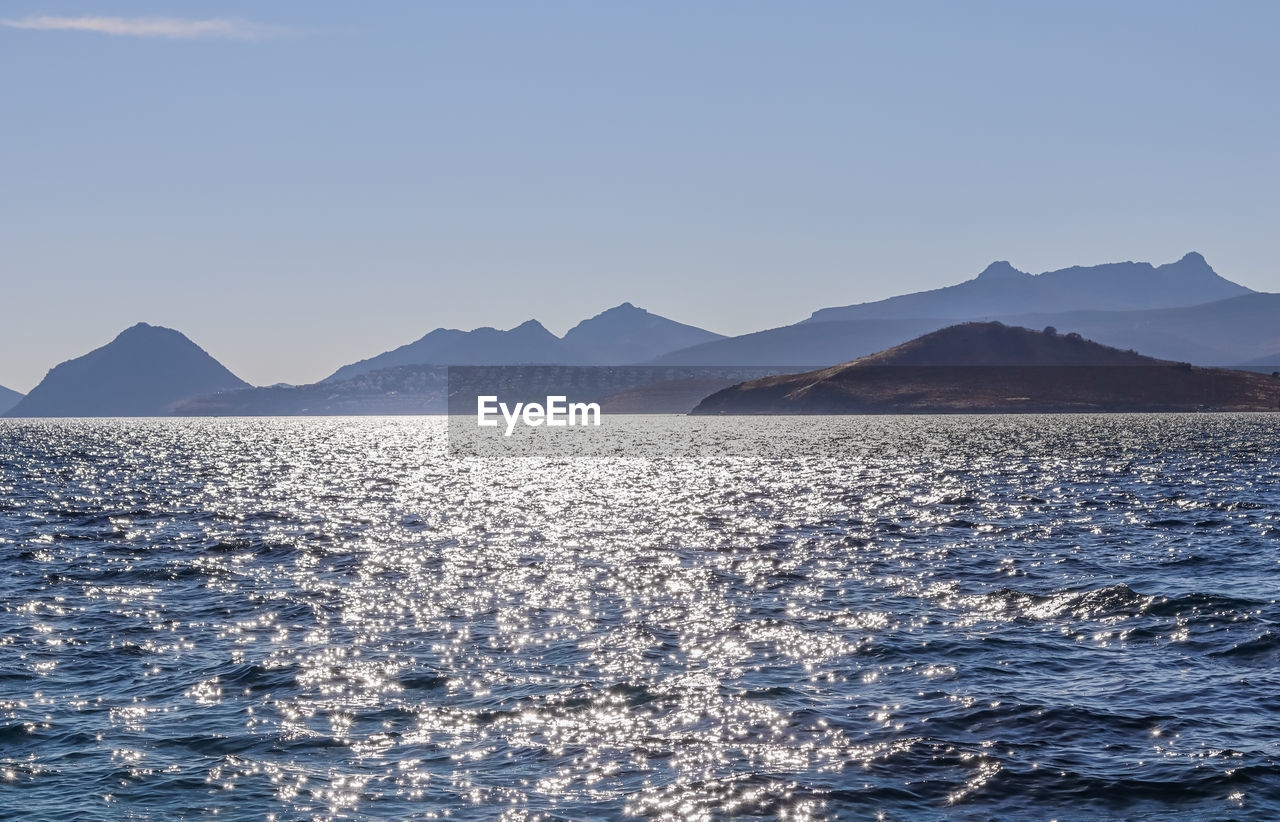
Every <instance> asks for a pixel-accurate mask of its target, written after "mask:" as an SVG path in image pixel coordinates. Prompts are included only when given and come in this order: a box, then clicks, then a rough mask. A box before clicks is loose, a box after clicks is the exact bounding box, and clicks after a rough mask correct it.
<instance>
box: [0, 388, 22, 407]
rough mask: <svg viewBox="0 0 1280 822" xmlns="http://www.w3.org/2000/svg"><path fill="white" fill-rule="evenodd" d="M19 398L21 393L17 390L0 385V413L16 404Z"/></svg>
mask: <svg viewBox="0 0 1280 822" xmlns="http://www.w3.org/2000/svg"><path fill="white" fill-rule="evenodd" d="M20 399H22V395H21V394H19V393H18V392H17V391H12V390H10V389H8V388H5V387H4V386H3V385H0V414H3V413H4V412H6V411H8V410H9V409H10V408H12V407H14V406H15V405H17V404H18V400H20Z"/></svg>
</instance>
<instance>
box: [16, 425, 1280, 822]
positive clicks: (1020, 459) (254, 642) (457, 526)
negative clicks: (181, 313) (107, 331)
mask: <svg viewBox="0 0 1280 822" xmlns="http://www.w3.org/2000/svg"><path fill="white" fill-rule="evenodd" d="M637 424H638V425H647V426H650V427H651V430H649V431H648V432H647V434H646V436H648V437H649V439H650V441H653V442H657V443H659V444H660V443H661V442H662V441H663V437H672V436H680V435H681V431H680V429H679V426H682V425H686V424H688V425H696V426H706V425H708V424H709V423H706V422H704V421H690V422H688V423H686V422H685V421H683V420H681V419H679V418H673V419H654V420H641V421H639V422H638V423H637ZM719 424H722V425H729V424H732V425H733V426H736V427H735V428H734V432H735V433H734V436H735V437H736V438H737V440H738V441H739V442H738V445H737V446H735V448H736V449H737V450H736V451H735V453H734V454H731V455H717V454H715V453H712V452H705V453H703V454H702V455H701V456H698V457H697V458H683V457H682V458H679V459H675V458H671V459H667V458H664V457H663V455H662V454H661V453H658V454H651V455H649V456H646V457H644V458H639V457H629V458H627V459H617V460H611V461H610V460H599V459H590V460H565V459H556V460H530V459H519V460H509V461H505V462H504V461H494V460H484V459H472V460H451V459H450V458H449V457H448V455H447V453H446V452H445V451H444V449H443V446H442V442H441V438H442V430H441V427H440V423H439V421H438V420H431V419H395V420H392V419H384V420H371V419H359V420H234V421H233V420H209V421H172V422H169V421H118V422H117V421H84V422H57V423H38V424H36V423H23V424H17V423H7V424H5V425H4V426H3V427H2V428H0V438H3V439H4V445H5V448H4V450H3V452H2V453H3V454H5V457H4V459H5V462H4V463H3V470H2V471H0V494H2V497H0V498H2V499H3V507H2V508H0V551H3V553H4V555H5V558H6V561H7V564H8V566H9V567H11V568H12V569H13V570H12V573H11V574H10V576H9V577H8V578H7V579H6V580H5V581H4V583H3V584H4V586H5V603H6V605H5V609H4V611H3V622H2V623H0V655H2V656H3V660H4V662H5V667H4V670H5V671H7V672H12V673H9V674H6V677H5V679H4V680H3V682H2V683H0V717H3V722H4V726H3V727H2V728H0V734H3V735H4V739H5V740H6V747H5V750H4V752H3V754H0V770H2V771H3V776H4V782H3V783H2V784H3V785H5V786H7V787H3V788H0V790H4V791H7V792H9V793H10V794H11V795H13V796H15V797H20V800H19V801H21V802H23V803H24V804H25V806H26V807H29V808H31V809H32V814H33V816H36V817H37V818H38V817H39V815H40V814H44V815H45V816H47V817H49V818H55V817H56V816H57V814H58V812H59V810H60V809H63V808H64V807H65V804H66V802H67V801H68V799H67V797H68V796H72V795H73V796H76V797H78V799H77V800H76V801H75V803H74V804H75V808H74V810H75V812H76V815H78V816H81V817H87V818H95V817H96V818H112V817H114V816H119V815H120V814H121V813H125V812H127V813H141V812H143V811H144V810H146V811H150V812H152V813H155V814H158V815H161V816H174V815H182V814H186V815H197V816H202V815H206V814H208V813H211V812H212V811H213V810H215V809H216V810H218V811H219V818H246V819H248V818H263V817H264V816H266V815H267V814H276V815H277V816H278V818H282V819H283V818H297V817H304V818H305V817H316V818H329V817H342V816H346V817H353V818H361V817H365V816H368V817H385V816H392V817H405V818H408V817H415V818H435V817H441V818H445V817H447V818H471V817H474V818H492V817H494V816H505V817H506V818H511V819H523V818H537V817H539V816H543V817H548V818H582V817H594V818H609V817H617V816H624V815H636V816H646V817H654V818H670V819H686V818H721V817H723V816H725V815H726V814H729V813H750V814H756V815H765V816H777V817H784V818H797V819H807V818H841V817H851V818H864V817H866V816H868V815H872V814H875V813H883V814H884V815H885V817H886V818H921V817H924V818H934V817H940V816H944V815H954V814H956V813H963V814H970V815H972V816H974V817H983V816H1002V817H1010V816H1014V817H1016V816H1018V815H1019V814H1020V813H1021V812H1022V811H1025V810H1026V808H1027V807H1029V804H1028V803H1032V802H1034V803H1035V807H1036V808H1038V809H1039V808H1060V809H1066V810H1067V811H1071V812H1073V813H1076V814H1077V815H1078V814H1079V813H1087V814H1088V815H1090V816H1092V817H1097V818H1107V817H1114V818H1125V817H1127V816H1132V815H1134V814H1135V813H1139V812H1142V813H1163V812H1169V811H1170V809H1171V808H1175V807H1176V808H1178V809H1186V808H1188V807H1190V808H1193V809H1195V812H1196V813H1199V814H1200V815H1202V816H1214V815H1221V814H1231V813H1235V814H1237V815H1239V814H1240V813H1241V812H1242V811H1241V809H1244V812H1247V813H1253V814H1255V815H1258V816H1260V817H1265V816H1266V815H1268V814H1269V813H1270V812H1271V810H1273V809H1274V810H1280V804H1277V803H1280V794H1278V793H1277V792H1278V791H1280V770H1278V769H1277V766H1276V764H1275V760H1274V757H1275V756H1276V754H1277V750H1276V742H1275V740H1276V739H1280V735H1277V734H1276V733H1275V731H1276V730H1277V727H1276V721H1277V716H1276V714H1275V710H1276V709H1275V704H1276V703H1275V701H1274V695H1275V694H1276V692H1277V691H1276V685H1277V684H1278V683H1277V681H1276V675H1275V674H1273V673H1272V671H1273V669H1274V666H1273V665H1271V664H1270V662H1271V661H1272V660H1274V659H1275V658H1276V654H1277V653H1280V643H1277V642H1276V641H1275V634H1274V632H1273V627H1272V626H1273V623H1274V622H1275V620H1276V618H1277V616H1278V615H1280V614H1278V611H1277V607H1276V602H1275V596H1274V592H1275V591H1276V590H1277V587H1276V582H1277V581H1278V580H1277V573H1278V572H1280V569H1278V568H1277V563H1276V559H1275V549H1276V545H1277V543H1276V541H1277V536H1278V535H1280V530H1278V529H1277V526H1276V518H1277V513H1278V511H1280V485H1277V480H1278V479H1280V476H1278V475H1277V473H1276V470H1275V469H1274V468H1273V466H1272V464H1271V461H1270V454H1271V453H1273V452H1274V449H1275V447H1276V446H1277V445H1280V434H1277V432H1276V431H1273V430H1272V427H1273V426H1272V423H1271V422H1270V418H1269V417H1266V416H1253V417H1250V416H1240V417H1199V418H1197V417H1194V416H1190V417H1126V418H1101V417H1059V418H1025V419H1007V418H968V419H939V418H876V419H865V418H863V419H823V420H802V421H795V420H738V421H721V422H720V423H719ZM663 426H665V428H664V427H663ZM779 426H791V428H788V429H787V431H786V436H785V437H783V439H786V440H788V441H789V442H791V443H794V442H795V441H797V440H807V441H809V442H810V446H809V447H808V448H806V449H802V450H799V451H796V450H795V449H794V448H793V447H791V446H789V448H790V450H791V451H792V452H793V454H794V453H798V454H802V455H803V456H791V457H786V456H781V457H780V456H777V455H776V454H773V453H771V452H770V453H769V455H768V456H765V457H760V458H751V457H747V456H743V455H742V452H743V449H742V448H741V443H742V441H743V440H747V441H749V440H750V438H752V437H755V438H758V439H759V440H760V441H761V442H762V443H767V442H768V441H774V442H776V441H777V440H778V439H779V437H778V436H777V433H778V427H779ZM672 427H674V430H672ZM704 430H705V429H704ZM721 435H723V432H722V431H721V432H719V433H717V436H721ZM748 450H749V449H748ZM762 451H767V448H766V447H765V445H764V444H762ZM1187 477H1195V480H1194V481H1187V480H1186V478H1187ZM1242 681H1247V682H1248V687H1247V689H1242V686H1241V682H1242ZM1228 694H1229V695H1230V697H1229V698H1227V697H1225V696H1224V695H1228ZM1153 729H1159V733H1158V734H1157V733H1154V732H1153ZM108 796H109V797H110V799H109V800H108V799H104V798H103V797H108ZM1233 797H1234V798H1233ZM1063 818H1072V816H1071V813H1066V814H1064V815H1063Z"/></svg>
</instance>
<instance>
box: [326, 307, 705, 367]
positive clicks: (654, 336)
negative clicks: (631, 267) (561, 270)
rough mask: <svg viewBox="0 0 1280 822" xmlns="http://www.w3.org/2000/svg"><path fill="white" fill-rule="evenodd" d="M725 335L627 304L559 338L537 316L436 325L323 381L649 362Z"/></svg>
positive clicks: (602, 313) (575, 327) (594, 318)
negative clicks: (468, 368) (465, 368)
mask: <svg viewBox="0 0 1280 822" xmlns="http://www.w3.org/2000/svg"><path fill="white" fill-rule="evenodd" d="M719 339H724V335H722V334H715V333H713V332H711V331H705V330H703V329H701V328H695V327H694V326H692V325H685V324H684V323H678V322H676V321H675V320H669V319H667V318H666V317H661V316H658V315H657V314H652V313H650V312H648V311H646V310H644V309H643V308H636V307H635V306H634V305H632V304H631V303H623V304H622V305H619V306H615V307H614V308H610V309H609V310H608V311H604V312H601V313H600V314H597V315H595V316H594V317H592V318H590V319H587V320H583V321H582V322H580V323H578V324H577V325H575V326H574V327H573V328H571V329H569V331H568V332H567V333H566V334H565V335H564V337H557V336H556V335H554V334H552V333H551V332H550V331H548V330H547V329H546V328H544V327H543V325H542V323H540V322H538V321H537V320H528V321H526V322H524V323H521V324H520V325H518V326H516V327H515V328H512V329H510V330H507V331H499V330H498V329H496V328H477V329H475V330H473V331H459V330H457V329H453V328H437V329H436V330H435V331H432V332H431V333H429V334H427V335H426V336H424V337H422V338H421V339H419V340H416V341H415V342H411V343H409V344H407V345H402V346H400V347H399V348H396V349H394V350H391V351H387V352H384V353H382V354H379V355H377V356H375V357H370V358H369V359H367V360H360V361H359V362H354V363H351V364H350V365H344V366H343V367H341V368H339V369H338V370H337V371H335V372H334V373H333V374H331V375H330V376H329V377H327V378H326V379H325V380H323V381H324V382H337V381H340V380H345V379H350V378H352V377H355V376H357V375H359V374H367V373H369V372H371V371H378V370H381V369H384V368H393V367H396V366H402V365H537V364H555V365H622V364H627V363H639V362H647V361H649V360H652V359H654V358H656V357H659V356H661V355H663V354H666V353H668V352H671V351H675V350H678V349H681V348H687V347H689V346H691V345H698V344H701V343H705V342H711V341H714V340H719Z"/></svg>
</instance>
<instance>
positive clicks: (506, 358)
mask: <svg viewBox="0 0 1280 822" xmlns="http://www.w3.org/2000/svg"><path fill="white" fill-rule="evenodd" d="M563 356H564V350H563V347H562V345H561V341H560V338H559V337H557V336H556V335H555V334H552V333H551V332H550V331H548V330H547V329H545V328H543V327H542V323H540V322H538V321H537V320H529V321H528V322H525V323H521V324H520V325H518V326H516V327H515V328H512V329H510V330H508V331H499V330H498V329H496V328H487V327H486V328H477V329H475V330H473V331H459V330H457V329H454V328H437V329H436V330H435V331H432V332H431V333H429V334H427V335H426V336H425V337H423V338H421V339H419V340H417V341H415V342H411V343H409V344H407V345H402V346H400V347H399V348H396V349H393V350H391V351H387V352H386V353H384V354H379V355H378V356H376V357H370V358H369V359H367V360H360V361H359V362H354V363H351V364H350V365H344V366H342V367H341V368H339V369H338V370H337V371H335V372H333V374H331V375H329V376H328V377H326V378H325V379H324V382H336V381H338V380H346V379H350V378H352V377H354V376H356V375H358V374H366V373H369V372H371V371H380V370H382V369H384V368H394V367H396V366H401V365H497V364H511V365H533V364H538V363H556V362H562V361H563Z"/></svg>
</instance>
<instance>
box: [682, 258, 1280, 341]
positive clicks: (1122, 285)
mask: <svg viewBox="0 0 1280 822" xmlns="http://www.w3.org/2000/svg"><path fill="white" fill-rule="evenodd" d="M1013 312H1019V313H1013ZM961 320H971V321H974V320H997V321H1000V322H1002V323H1005V324H1006V325H1014V326H1025V327H1029V328H1043V327H1046V326H1053V327H1056V328H1058V329H1061V330H1063V331H1076V332H1078V333H1080V334H1083V335H1084V336H1086V337H1088V338H1090V339H1093V340H1096V341H1098V342H1100V343H1103V344H1106V345H1110V346H1115V347H1118V348H1132V349H1134V350H1137V351H1141V352H1143V353H1144V354H1148V355H1150V356H1153V357H1158V358H1161V359H1168V360H1178V361H1186V362H1192V363H1197V364H1201V365H1238V364H1246V363H1247V364H1256V365H1259V366H1262V365H1270V364H1273V363H1275V362H1277V361H1280V356H1277V355H1278V354H1280V322H1277V320H1280V295H1277V294H1266V293H1259V292H1256V291H1253V290H1251V289H1248V288H1245V287H1244V286H1241V285H1237V284H1236V283H1233V282H1231V281H1230V280H1226V279H1224V278H1222V277H1221V276H1219V275H1218V273H1217V272H1215V271H1214V270H1213V269H1212V268H1211V267H1210V266H1209V264H1208V263H1207V262H1206V261H1205V259H1204V257H1202V256H1201V255H1199V254H1197V253H1194V252H1192V253H1190V254H1187V255H1186V256H1184V257H1183V258H1182V259H1181V260H1179V261H1178V262H1176V263H1169V264H1167V265H1161V266H1152V265H1150V264H1149V263H1110V264H1107V265H1100V266H1091V267H1079V266H1077V267H1074V268H1065V269H1062V270H1060V271H1051V272H1047V273H1045V274H1038V275H1030V274H1024V273H1023V272H1020V271H1017V270H1016V269H1014V268H1013V267H1012V266H1010V265H1008V264H1007V263H999V262H998V263H992V264H991V265H990V266H988V267H987V268H986V269H985V270H984V271H983V272H982V273H981V274H980V275H978V276H977V277H975V278H974V279H971V280H967V281H965V282H963V283H959V284H957V285H954V286H949V287H947V288H941V289H937V290H934V291H922V292H918V293H915V294H905V295H902V296H900V297H891V298H889V299H887V300H880V301H878V302H870V303H861V304H859V305H852V306H844V307H840V308H825V309H820V310H818V311H815V312H814V313H813V315H812V316H810V317H809V318H808V319H806V320H804V321H802V322H799V323H796V324H794V325H788V326H782V327H780V328H772V329H769V330H767V331H757V332H754V333H751V334H744V335H742V336H739V337H731V338H728V339H724V340H716V341H713V342H709V343H703V344H701V345H697V346H693V347H690V348H687V349H683V350H681V351H674V352H671V353H670V354H666V355H664V356H662V357H660V358H659V360H658V361H659V362H661V363H664V364H671V365H693V364H705V365H710V364H715V365H738V364H746V363H752V364H759V365H766V364H770V363H778V364H782V363H806V364H809V365H812V366H823V365H833V364H835V363H840V362H847V361H849V360H852V359H856V358H857V357H861V356H865V355H867V354H870V353H872V352H875V351H879V350H882V349H885V348H889V347H891V346H894V345H897V344H899V343H902V342H905V341H907V340H909V339H912V338H913V337H917V336H919V335H921V334H924V333H927V332H929V331H934V330H937V329H939V328H943V327H946V326H949V325H952V324H954V323H955V322H957V321H961Z"/></svg>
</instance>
